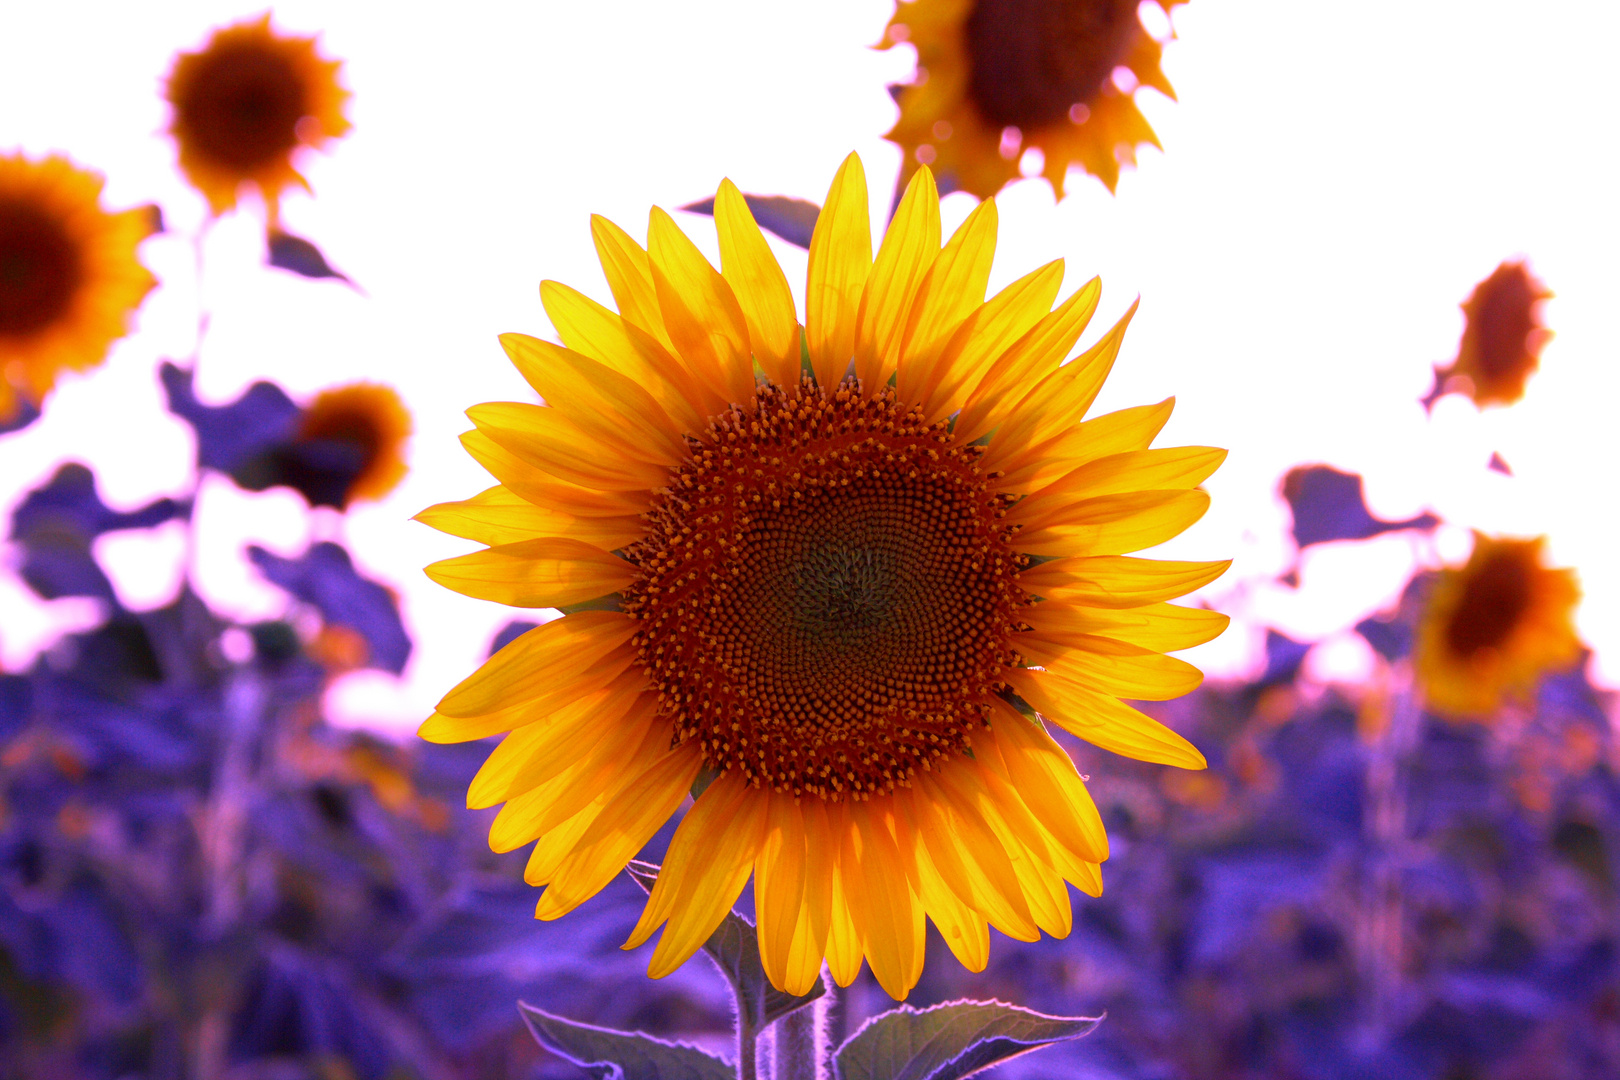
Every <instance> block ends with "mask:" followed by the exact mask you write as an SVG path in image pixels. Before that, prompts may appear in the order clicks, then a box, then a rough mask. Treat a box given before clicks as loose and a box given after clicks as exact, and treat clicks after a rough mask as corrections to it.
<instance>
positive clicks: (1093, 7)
mask: <svg viewBox="0 0 1620 1080" xmlns="http://www.w3.org/2000/svg"><path fill="white" fill-rule="evenodd" d="M1136 8H1137V0H978V2H977V3H976V4H975V5H974V6H973V13H972V14H971V15H969V16H968V18H967V23H966V26H965V31H966V39H967V52H968V60H969V66H970V69H971V70H970V73H969V76H968V78H969V85H968V92H969V94H970V96H971V97H972V98H973V101H974V103H975V104H976V105H978V107H979V112H980V113H982V114H983V116H984V118H985V119H986V120H988V121H989V122H990V123H992V124H994V125H996V126H998V127H1008V126H1012V127H1018V128H1024V129H1026V130H1027V129H1030V128H1035V127H1040V126H1042V125H1045V124H1055V123H1058V122H1060V121H1063V120H1066V119H1067V118H1068V115H1069V107H1070V106H1072V105H1074V104H1076V103H1082V102H1089V101H1091V100H1093V99H1094V98H1096V96H1097V94H1098V92H1099V91H1101V90H1102V87H1103V85H1104V84H1105V83H1106V82H1107V81H1108V79H1109V77H1110V76H1112V75H1113V73H1114V69H1115V68H1116V67H1118V66H1119V65H1120V64H1121V63H1122V62H1123V61H1124V59H1125V57H1126V55H1127V54H1128V53H1129V51H1130V46H1131V42H1132V40H1133V39H1134V38H1135V36H1136V35H1137V34H1140V33H1142V32H1143V30H1142V28H1141V23H1140V21H1139V20H1138V19H1137V17H1136Z"/></svg>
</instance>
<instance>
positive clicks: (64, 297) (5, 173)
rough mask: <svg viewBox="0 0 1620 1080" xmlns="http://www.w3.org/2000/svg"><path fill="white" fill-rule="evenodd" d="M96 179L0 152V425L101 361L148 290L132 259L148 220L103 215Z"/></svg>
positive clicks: (69, 167)
mask: <svg viewBox="0 0 1620 1080" xmlns="http://www.w3.org/2000/svg"><path fill="white" fill-rule="evenodd" d="M102 183H103V181H102V178H101V177H100V176H98V175H97V174H95V173H93V172H88V171H86V170H84V169H79V168H76V167H75V166H74V165H73V164H72V163H71V162H69V161H68V160H67V159H66V158H62V157H57V156H54V155H53V156H51V157H47V158H45V159H44V160H42V161H29V160H28V159H27V158H25V157H23V156H22V155H21V154H10V155H0V420H5V419H9V418H10V417H12V416H13V415H15V413H16V410H17V395H18V394H19V393H21V394H22V396H23V397H26V398H27V399H28V400H29V401H31V402H33V403H34V404H35V405H38V404H39V403H40V402H41V401H42V400H44V397H45V395H46V394H47V393H49V392H50V389H51V387H52V386H54V385H56V377H57V375H58V374H59V373H60V372H62V371H64V370H67V369H71V370H74V371H84V370H87V369H89V368H92V367H95V366H96V365H97V364H99V363H101V362H102V361H103V360H105V359H106V358H107V349H108V347H109V346H110V345H111V344H112V343H113V342H114V341H116V340H117V339H118V338H121V337H123V336H124V334H125V332H126V331H127V330H128V323H129V315H130V313H131V312H132V311H134V310H135V308H136V307H137V306H139V304H140V302H141V300H142V299H143V298H144V297H145V296H146V294H147V293H148V292H149V291H150V290H151V288H152V286H153V285H154V284H155V282H154V281H153V278H152V275H151V274H150V273H148V272H147V269H146V267H144V266H142V265H141V263H140V260H139V259H138V258H137V257H136V248H137V246H139V244H140V242H141V241H142V240H144V239H146V237H147V236H148V235H149V234H150V233H151V231H152V229H151V218H150V216H149V215H148V213H147V211H146V210H144V209H138V210H126V211H123V212H121V213H108V212H107V211H105V210H103V209H102V208H101V188H102Z"/></svg>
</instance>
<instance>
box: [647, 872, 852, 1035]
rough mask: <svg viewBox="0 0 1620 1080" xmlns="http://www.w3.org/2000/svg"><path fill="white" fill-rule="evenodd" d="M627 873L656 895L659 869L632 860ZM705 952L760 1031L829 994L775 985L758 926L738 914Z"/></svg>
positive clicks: (823, 990) (729, 918)
mask: <svg viewBox="0 0 1620 1080" xmlns="http://www.w3.org/2000/svg"><path fill="white" fill-rule="evenodd" d="M624 870H625V873H626V874H628V875H630V880H632V881H634V882H635V883H636V884H637V885H640V886H641V887H642V888H643V889H646V890H647V891H648V892H649V893H650V892H652V887H653V883H654V882H656V881H657V880H658V870H659V868H658V867H657V866H655V865H653V864H652V863H648V862H641V861H639V860H632V861H631V862H630V864H629V865H628V866H626V867H625V868H624ZM703 951H704V952H705V953H707V954H708V956H709V959H710V960H712V961H714V966H715V967H717V968H719V969H720V974H722V975H724V976H725V977H726V981H727V982H728V983H730V984H731V989H732V993H734V994H735V995H736V998H737V1009H738V1011H739V1012H740V1013H742V1014H743V1015H745V1016H748V1017H750V1018H752V1020H753V1023H754V1030H756V1031H763V1030H764V1029H765V1026H766V1025H767V1024H770V1023H773V1022H775V1021H777V1020H780V1019H781V1018H782V1017H784V1016H786V1015H787V1014H788V1013H790V1012H793V1011H794V1010H795V1009H798V1008H801V1007H803V1006H805V1005H808V1004H810V1003H811V1002H812V1001H814V1000H816V998H818V997H820V996H821V995H822V994H825V993H826V992H827V988H826V986H825V985H824V984H823V983H820V982H817V983H816V984H815V985H814V986H813V987H811V989H810V992H809V993H808V994H804V995H802V996H799V995H794V994H789V993H786V992H785V991H782V990H778V989H777V988H776V987H774V986H772V985H771V982H770V980H769V979H767V978H766V977H765V967H764V965H763V964H761V963H760V959H759V935H758V934H757V933H755V931H754V924H753V923H752V922H750V921H749V920H748V919H745V918H744V917H743V916H741V915H738V914H737V913H736V912H735V911H728V912H726V917H725V918H724V919H722V920H721V922H720V925H719V927H718V928H716V930H715V932H714V933H713V934H710V935H709V940H708V941H705V942H704V943H703Z"/></svg>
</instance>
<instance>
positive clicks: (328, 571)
mask: <svg viewBox="0 0 1620 1080" xmlns="http://www.w3.org/2000/svg"><path fill="white" fill-rule="evenodd" d="M248 558H249V559H251V560H252V562H253V565H254V566H256V567H258V568H259V572H260V573H261V574H263V575H264V576H265V577H266V578H267V579H269V581H270V582H271V583H272V584H275V585H279V586H280V587H281V588H283V589H285V590H287V591H288V592H289V593H291V594H292V595H293V596H296V597H297V598H298V599H300V600H302V601H304V602H305V603H306V604H313V605H314V606H315V607H316V608H317V609H318V610H319V611H320V613H321V617H322V618H324V619H325V620H326V621H327V622H329V623H335V624H337V625H339V626H347V627H348V628H349V629H351V630H354V631H355V632H356V633H358V634H359V635H360V636H361V637H362V638H364V639H365V642H366V646H367V649H368V650H369V657H368V662H369V665H370V666H371V667H376V668H382V669H383V670H385V671H392V672H395V673H396V674H397V673H398V672H401V671H403V670H405V661H406V660H408V659H410V655H411V639H410V635H408V634H407V633H406V632H405V626H404V624H403V623H401V622H400V618H399V603H398V601H397V600H396V599H395V598H394V594H393V593H392V592H390V591H389V590H388V588H387V587H386V586H384V585H381V584H378V583H377V582H375V581H372V580H370V579H369V578H365V577H361V576H360V573H359V572H358V571H357V570H355V568H354V562H353V560H351V559H350V558H349V553H348V552H347V551H345V550H344V549H343V548H342V547H340V546H338V545H337V544H334V543H332V542H331V541H322V542H321V543H318V544H312V545H310V548H309V550H308V551H306V552H304V554H302V555H300V556H298V557H297V558H293V559H285V558H282V557H281V556H279V555H275V554H272V553H271V552H269V551H266V550H265V549H264V548H262V547H259V546H258V545H257V544H254V545H251V546H249V548H248Z"/></svg>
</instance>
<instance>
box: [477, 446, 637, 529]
mask: <svg viewBox="0 0 1620 1080" xmlns="http://www.w3.org/2000/svg"><path fill="white" fill-rule="evenodd" d="M461 445H462V446H463V447H465V448H466V450H467V453H468V454H470V455H471V456H472V458H473V460H474V461H476V462H478V464H480V465H482V466H483V467H484V468H485V469H487V470H488V471H489V474H490V475H491V476H493V477H494V478H495V479H497V480H499V481H500V482H501V485H502V486H503V487H507V488H510V489H511V490H512V492H513V493H514V494H516V495H517V496H518V497H520V498H522V499H525V500H527V501H528V502H531V503H533V504H534V505H536V506H538V507H542V508H544V509H548V510H557V511H562V512H564V513H569V514H577V515H579V516H580V517H634V516H636V515H637V514H640V513H641V512H642V511H644V510H646V509H647V507H648V506H650V505H651V504H652V492H651V491H636V490H630V491H598V490H594V489H591V488H584V487H580V486H579V485H578V484H571V483H569V482H568V481H567V480H564V479H562V478H561V477H558V476H553V475H552V474H551V473H549V472H546V471H545V470H543V469H538V468H535V466H533V465H531V464H530V463H529V462H528V461H526V460H525V459H523V458H521V457H519V456H518V455H516V454H514V453H512V452H511V451H510V450H508V449H506V447H504V446H502V445H500V444H499V443H497V442H496V441H495V440H494V439H491V438H490V437H489V436H488V435H487V434H485V433H484V432H482V431H477V430H474V431H467V432H463V433H462V435H461Z"/></svg>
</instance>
